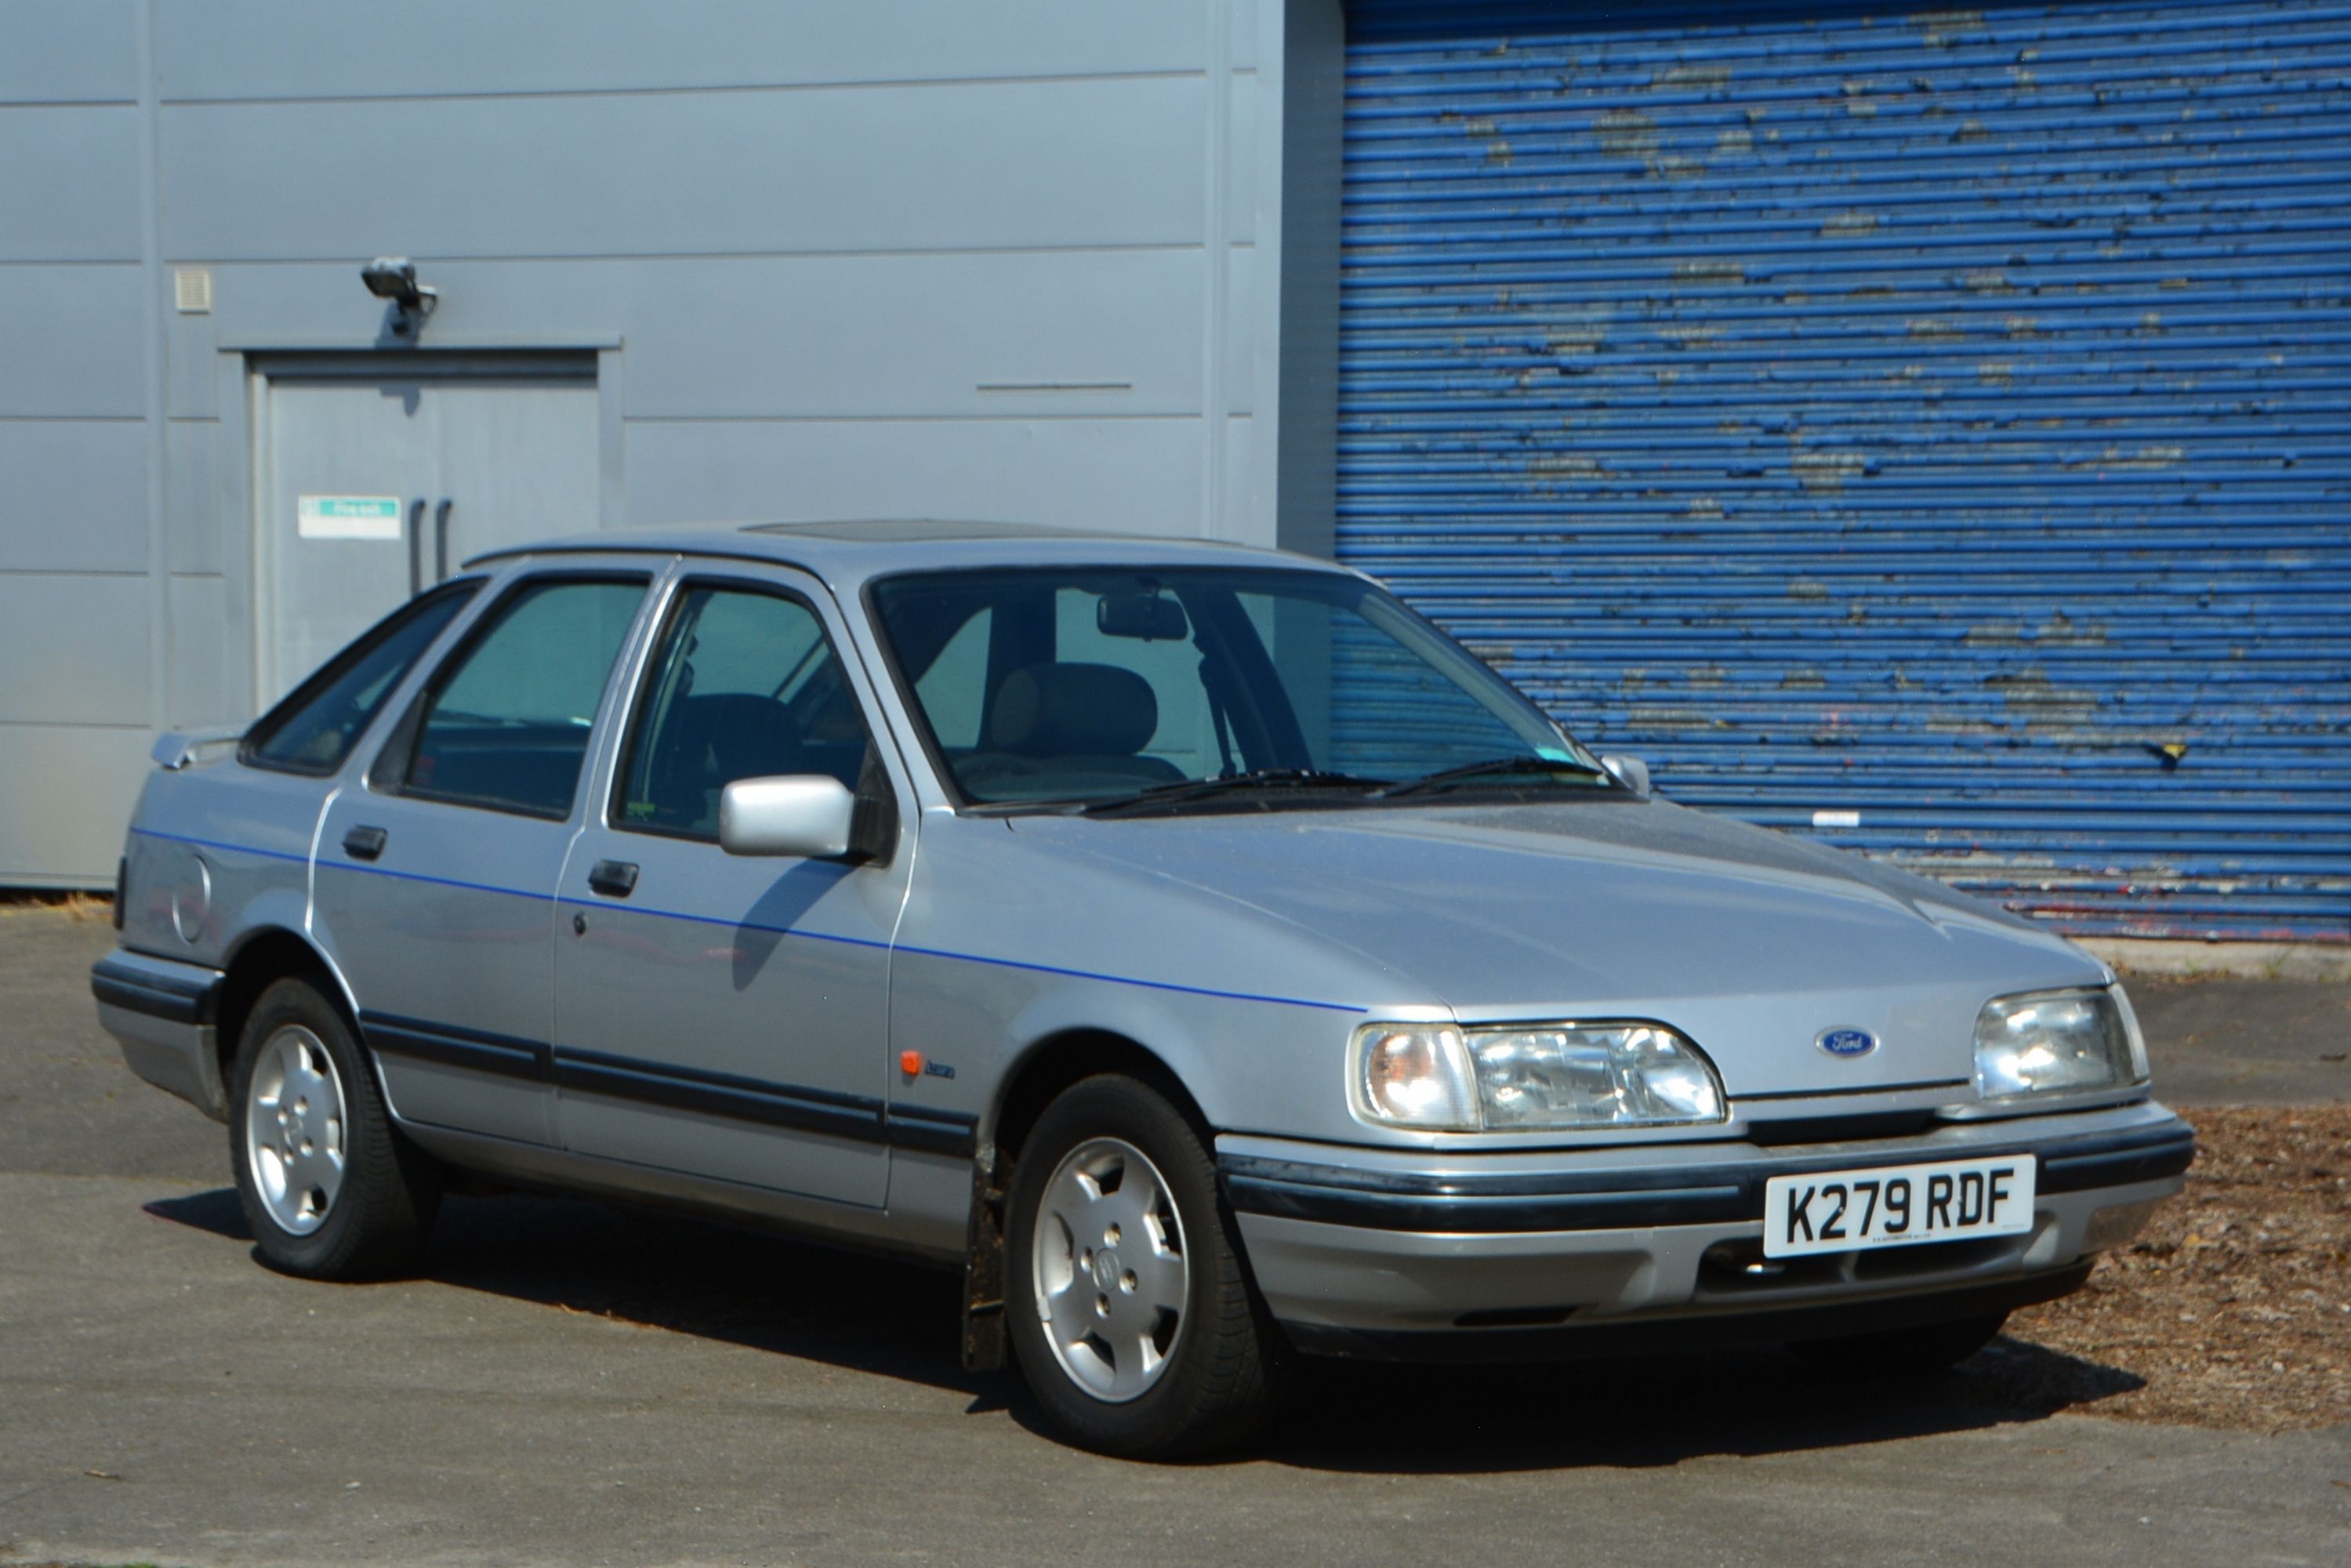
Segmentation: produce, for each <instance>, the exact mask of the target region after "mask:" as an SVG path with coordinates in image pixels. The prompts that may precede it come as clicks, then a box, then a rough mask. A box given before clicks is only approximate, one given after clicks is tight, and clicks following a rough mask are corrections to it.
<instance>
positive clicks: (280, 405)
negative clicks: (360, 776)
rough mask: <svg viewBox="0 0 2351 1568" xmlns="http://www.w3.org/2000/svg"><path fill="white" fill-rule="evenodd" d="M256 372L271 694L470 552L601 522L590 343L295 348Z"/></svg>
mask: <svg viewBox="0 0 2351 1568" xmlns="http://www.w3.org/2000/svg"><path fill="white" fill-rule="evenodd" d="M262 384H263V388H264V398H265V406H266V418H265V419H264V420H263V421H262V432H263V442H264V450H263V460H262V472H261V474H260V476H259V479H258V482H257V485H256V490H257V493H258V494H259V496H260V497H261V507H262V518H261V522H260V526H259V528H257V530H256V533H257V538H258V539H259V547H260V548H259V556H260V559H259V560H258V562H257V563H256V564H257V567H258V572H257V577H258V587H259V606H258V611H259V612H258V614H257V616H256V623H257V626H258V629H259V630H258V636H259V642H258V645H257V647H256V659H255V663H256V676H257V685H258V687H259V689H258V691H257V692H256V694H255V695H256V697H257V699H258V700H259V702H260V704H261V706H265V707H266V706H268V705H269V704H270V703H272V702H274V701H276V700H277V697H278V696H280V695H283V694H284V693H285V692H287V690H289V689H291V688H292V686H293V685H295V683H297V682H298V681H299V680H301V679H302V678H303V677H304V676H305V675H307V674H309V673H310V672H311V671H312V670H314V669H316V668H317V667H318V666H319V664H323V663H325V662H326V660H327V659H328V658H329V656H330V655H332V654H333V653H335V652H336V651H337V650H339V649H340V648H341V647H343V646H344V645H345V644H346V643H349V642H350V640H351V639H352V638H353V637H355V636H357V635H358V634H359V633H360V632H361V631H363V630H364V629H366V628H367V627H369V626H371V625H372V624H374V623H375V622H377V621H378V620H380V619H381V618H382V617H383V616H384V615H386V614H388V613H389V612H391V611H392V608H393V607H394V606H396V605H398V604H399V603H400V602H401V601H402V600H404V599H406V598H408V597H409V596H410V595H412V594H413V593H415V592H416V591H418V590H420V589H423V588H425V587H428V586H430V585H431V584H433V583H434V582H438V581H440V580H442V579H443V578H444V577H447V576H448V575H449V574H450V572H451V571H452V570H455V568H456V566H457V564H458V563H459V562H460V561H463V560H464V559H466V558H467V557H468V556H473V555H478V554H480V553H481V552H482V551H484V550H489V549H506V548H510V547H513V546H517V545H524V544H531V543H536V542H538V541H539V540H542V539H548V538H557V537H559V536H561V535H565V534H578V533H585V532H588V531H590V529H592V528H595V527H596V525H597V517H598V497H599V496H600V495H601V465H600V463H599V459H598V450H599V447H598V437H599V424H598V416H597V403H596V382H595V361H594V359H593V357H592V356H590V355H585V354H513V355H418V354H413V353H412V354H402V355H392V356H370V357H363V358H357V359H334V360H325V359H321V360H317V361H309V360H294V361H284V362H281V363H276V364H272V365H271V366H270V367H269V368H268V369H267V370H266V371H265V374H264V380H263V383H262Z"/></svg>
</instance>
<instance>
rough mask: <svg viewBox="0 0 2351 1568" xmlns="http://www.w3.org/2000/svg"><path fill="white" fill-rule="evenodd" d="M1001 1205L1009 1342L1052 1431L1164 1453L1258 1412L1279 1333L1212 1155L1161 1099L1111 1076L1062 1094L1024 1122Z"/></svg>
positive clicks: (1203, 1441)
mask: <svg viewBox="0 0 2351 1568" xmlns="http://www.w3.org/2000/svg"><path fill="white" fill-rule="evenodd" d="M1006 1207H1007V1209H1008V1220H1009V1230H1010V1233H1009V1235H1008V1249H1007V1257H1006V1260H1005V1264H1006V1268H1005V1312H1006V1317H1007V1319H1008V1326H1009V1329H1010V1333H1011V1340H1012V1347H1013V1352H1014V1354H1015V1355H1016V1357H1017V1358H1018V1359H1019V1363H1020V1370H1021V1374H1022V1375H1023V1376H1024V1377H1025V1378H1026V1379H1027V1380H1028V1384H1029V1388H1030V1390H1031V1391H1032V1392H1034V1393H1035V1395H1036V1396H1037V1402H1038V1403H1039V1404H1040V1406H1043V1408H1044V1414H1045V1416H1046V1418H1047V1419H1048V1420H1049V1421H1050V1423H1051V1425H1052V1427H1053V1428H1054V1429H1055V1431H1056V1432H1058V1433H1059V1434H1060V1435H1061V1437H1065V1438H1067V1439H1068V1440H1069V1441H1071V1442H1073V1443H1075V1444H1077V1445H1079V1446H1080V1447H1081V1448H1092V1449H1093V1450H1095V1451H1096V1452H1099V1453H1105V1454H1117V1455H1123V1456H1124V1457H1127V1458H1155V1459H1165V1458H1182V1457H1186V1456H1189V1455H1195V1454H1201V1453H1206V1452H1208V1451H1210V1450H1212V1449H1217V1448H1227V1447H1229V1446H1231V1445H1233V1444H1236V1443H1238V1442H1240V1441H1242V1440H1243V1439H1245V1438H1247V1437H1249V1436H1251V1435H1252V1434H1254V1433H1255V1432H1256V1431H1257V1430H1258V1429H1259V1427H1262V1426H1263V1425H1264V1424H1265V1422H1266V1420H1267V1418H1268V1417H1269V1416H1270V1415H1271V1414H1272V1412H1273V1409H1274V1406H1275V1404H1276V1402H1277V1397H1278V1385H1279V1379H1280V1371H1281V1368H1280V1363H1279V1359H1278V1355H1277V1352H1278V1348H1279V1346H1280V1330H1278V1329H1277V1328H1275V1327H1274V1325H1273V1323H1272V1322H1271V1321H1270V1319H1269V1318H1268V1317H1267V1316H1266V1314H1265V1312H1264V1309H1263V1307H1262V1305H1261V1304H1260V1303H1259V1301H1258V1300H1257V1297H1256V1293H1255V1291H1254V1290H1253V1289H1252V1287H1251V1286H1250V1284H1249V1278H1248V1273H1247V1270H1246V1269H1245V1268H1244V1267H1243V1264H1242V1261H1241V1251H1240V1246H1239V1240H1238V1235H1237V1234H1236V1231H1235V1228H1234V1225H1233V1220H1232V1217H1231V1215H1230V1214H1229V1213H1228V1211H1227V1210H1226V1208H1225V1207H1224V1205H1223V1204H1222V1203H1221V1202H1220V1201H1219V1200H1218V1197H1217V1170H1216V1165H1215V1162H1214V1161H1213V1160H1212V1159H1211V1158H1210V1157H1209V1155H1208V1152H1207V1149H1206V1147H1204V1146H1203V1145H1202V1143H1201V1140H1200V1137H1199V1135H1198V1134H1196V1133H1195V1132H1194V1131H1193V1129H1192V1126H1191V1124H1189V1123H1188V1122H1187V1121H1186V1120H1185V1118H1184V1116H1183V1115H1182V1114H1181V1113H1178V1112H1177V1111H1176V1110H1175V1107H1174V1106H1172V1105H1170V1104H1169V1103H1167V1101H1166V1100H1165V1099H1164V1098H1163V1097H1162V1096H1160V1095H1159V1094H1157V1093H1155V1092H1153V1091H1152V1090H1151V1089H1149V1088H1146V1087H1145V1086H1144V1084H1142V1083H1140V1082H1136V1081H1135V1080H1134V1079H1132V1078H1126V1077H1122V1076H1118V1075H1114V1074H1104V1075H1102V1076H1100V1077H1095V1078H1089V1079H1086V1080H1084V1081H1083V1082H1080V1083H1078V1084H1075V1085H1073V1086H1072V1087H1071V1088H1070V1089H1068V1090H1066V1091H1064V1092H1062V1094H1061V1096H1060V1098H1058V1099H1056V1100H1055V1101H1054V1102H1053V1103H1051V1104H1050V1105H1048V1106H1047V1107H1046V1108H1045V1113H1044V1114H1043V1115H1042V1116H1040V1117H1039V1118H1038V1121H1037V1125H1036V1127H1035V1128H1034V1130H1033V1131H1031V1132H1030V1134H1029V1137H1028V1140H1027V1142H1026V1144H1025V1145H1024V1146H1023V1147H1022V1149H1021V1151H1020V1156H1019V1165H1018V1166H1017V1168H1016V1169H1015V1170H1014V1172H1013V1176H1012V1186H1011V1189H1010V1192H1009V1194H1008V1201H1007V1205H1006Z"/></svg>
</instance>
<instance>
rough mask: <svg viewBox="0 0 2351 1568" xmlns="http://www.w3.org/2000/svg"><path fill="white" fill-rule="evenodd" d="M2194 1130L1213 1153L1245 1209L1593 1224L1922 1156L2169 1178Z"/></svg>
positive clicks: (2080, 1181)
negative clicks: (1898, 1141) (1492, 1162)
mask: <svg viewBox="0 0 2351 1568" xmlns="http://www.w3.org/2000/svg"><path fill="white" fill-rule="evenodd" d="M2195 1148H2196V1135H2195V1134H2194V1132H2193V1131H2192V1130H2190V1129H2189V1127H2188V1125H2187V1124H2185V1123H2183V1122H2179V1121H2176V1120H2175V1121H2172V1122H2169V1123H2166V1124H2160V1125H2158V1126H2154V1127H2147V1128H2140V1129H2136V1130H2134V1131H2131V1132H2126V1133H2094V1134H2082V1135H2077V1136H2075V1137H2073V1138H2068V1139H2064V1140H2062V1141H2059V1142H2054V1143H2050V1144H2045V1145H2037V1146H2036V1145H2030V1144H2022V1143H2004V1144H1999V1145H1984V1146H1981V1147H1976V1148H1967V1149H1956V1148H1955V1149H1949V1150H1940V1149H1931V1148H1928V1149H1922V1148H1917V1147H1915V1146H1914V1147H1910V1148H1903V1149H1888V1150H1885V1151H1882V1152H1879V1153H1876V1154H1875V1155H1870V1154H1861V1153H1852V1152H1848V1153H1844V1154H1841V1155H1813V1156H1810V1157H1808V1158H1802V1159H1791V1160H1773V1161H1768V1162H1767V1161H1760V1160H1736V1161H1725V1162H1724V1163H1722V1164H1720V1165H1701V1166H1681V1167H1673V1166H1660V1167H1655V1168H1652V1169H1649V1170H1632V1171H1625V1170H1602V1171H1537V1172H1512V1173H1510V1174H1507V1175H1502V1174H1487V1173H1483V1172H1474V1171H1473V1172H1461V1173H1447V1174H1443V1175H1438V1174H1432V1173H1427V1172H1418V1171H1401V1172H1399V1171H1385V1170H1370V1169H1364V1168H1363V1167H1360V1166H1326V1165H1310V1164H1306V1163H1304V1162H1301V1161H1296V1160H1273V1159H1264V1158H1260V1157H1259V1156H1257V1155H1223V1156H1220V1157H1219V1158H1218V1160H1217V1171H1218V1174H1219V1175H1220V1176H1222V1178H1223V1181H1224V1186H1225V1194H1226V1199H1227V1201H1228V1202H1229V1203H1230V1204H1231V1205H1232V1206H1233V1207H1234V1208H1235V1209H1237V1210H1239V1211H1240V1212H1242V1213H1245V1214H1268V1215H1276V1216H1279V1217H1280V1218H1287V1219H1311V1220H1319V1221H1321V1222H1322V1223H1323V1224H1326V1225H1353V1226H1362V1227H1365V1228H1373V1229H1379V1230H1421V1231H1441V1230H1453V1231H1468V1232H1478V1233H1484V1234H1493V1233H1497V1232H1505V1231H1514V1230H1585V1229H1591V1230H1599V1229H1612V1228H1626V1227H1633V1226H1646V1225H1707V1224H1724V1223H1733V1222H1740V1221H1746V1220H1756V1219H1761V1218H1762V1217H1763V1184H1764V1183H1765V1182H1766V1181H1768V1180H1770V1179H1771V1177H1772V1176H1802V1175H1805V1174H1807V1173H1810V1172H1813V1171H1830V1170H1866V1169H1869V1168H1871V1167H1872V1166H1896V1165H1914V1164H1917V1163H1918V1162H1920V1161H1922V1160H1932V1159H1938V1158H1949V1159H1991V1158H1998V1157H1999V1156H2001V1155H2038V1156H2039V1159H2040V1169H2039V1171H2038V1172H2037V1173H2036V1180H2035V1190H2036V1191H2039V1192H2043V1193H2066V1192H2084V1191H2088V1190H2090V1189H2093V1188H2095V1187H2101V1186H2125V1185H2126V1184H2128V1183H2131V1182H2138V1181H2154V1180H2157V1179H2159V1178H2161V1177H2163V1176H2177V1175H2179V1173H2180V1172H2181V1171H2184V1170H2186V1169H2187V1168H2188V1166H2189V1161H2190V1160H2191V1159H2193V1158H2194V1156H2195Z"/></svg>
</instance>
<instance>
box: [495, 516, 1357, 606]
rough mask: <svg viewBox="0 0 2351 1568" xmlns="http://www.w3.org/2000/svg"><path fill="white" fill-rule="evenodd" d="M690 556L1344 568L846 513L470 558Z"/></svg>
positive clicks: (833, 572)
mask: <svg viewBox="0 0 2351 1568" xmlns="http://www.w3.org/2000/svg"><path fill="white" fill-rule="evenodd" d="M617 553H627V554H631V555H643V554H658V555H690V556H710V557H717V558H722V559H737V560H761V561H773V562H776V563H778V564H780V565H785V566H794V567H798V568H799V569H800V570H804V571H807V572H809V573H810V575H812V576H814V577H817V578H820V579H821V580H824V581H825V582H826V583H827V584H829V585H830V586H831V587H832V588H833V589H834V590H836V591H840V590H843V589H853V588H855V587H856V586H857V585H859V584H861V583H862V582H863V581H865V580H867V579H869V578H874V577H880V576H884V575H886V574H888V573H891V572H896V571H908V570H956V569H958V568H979V567H999V566H1134V565H1145V564H1160V565H1165V566H1176V565H1185V566H1244V567H1246V566H1255V567H1269V566H1280V567H1311V568H1319V569H1321V570H1325V571H1336V570H1344V569H1343V568H1339V567H1335V566H1333V565H1332V563H1331V562H1329V561H1327V560H1317V559H1313V558H1312V557H1311V556H1302V555H1293V554H1290V552H1288V551H1285V550H1273V549H1259V548H1257V547H1255V546H1251V545H1238V544H1230V543H1227V542H1224V541H1222V540H1217V539H1199V538H1168V537H1165V536H1164V535H1144V534H1131V533H1118V532H1115V531H1113V530H1111V529H1106V528H1105V529H1098V530H1085V529H1074V528H1044V527H1041V526H1039V525H1037V524H1032V523H1003V522H982V521H975V520H966V519H956V518H941V517H872V518H841V519H834V520H828V521H816V522H754V523H726V524H716V525H712V524H701V525H692V524H687V525H676V526H671V527H664V528H624V529H615V530H613V531H612V532H610V533H598V534H583V535H579V536H576V537H573V538H561V539H550V540H549V541H547V542H546V543H543V544H537V545H527V546H522V547H519V548H517V549H502V550H492V551H489V552H488V553H486V554H484V555H480V556H476V557H475V558H474V559H472V560H469V561H467V562H466V563H465V564H466V565H468V566H474V565H476V564H482V563H487V562H493V561H506V560H511V559H516V558H517V557H523V556H544V555H566V556H576V555H604V554H617Z"/></svg>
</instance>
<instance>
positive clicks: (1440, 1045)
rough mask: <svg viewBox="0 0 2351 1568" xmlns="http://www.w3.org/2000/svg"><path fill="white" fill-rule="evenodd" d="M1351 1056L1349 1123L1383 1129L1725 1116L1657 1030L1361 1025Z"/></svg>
mask: <svg viewBox="0 0 2351 1568" xmlns="http://www.w3.org/2000/svg"><path fill="white" fill-rule="evenodd" d="M1352 1055H1353V1062H1352V1065H1351V1070H1350V1071H1349V1073H1348V1084H1349V1091H1350V1095H1351V1097H1352V1098H1353V1101H1354V1106H1355V1113H1356V1114H1357V1115H1358V1116H1361V1117H1362V1118H1364V1120H1365V1121H1367V1122H1372V1123H1375V1124H1384V1125H1387V1126H1395V1127H1416V1128H1422V1129H1426V1130H1429V1131H1437V1132H1454V1133H1474V1132H1480V1131H1484V1132H1495V1133H1502V1132H1531V1131H1536V1130H1541V1129H1550V1128H1565V1127H1656V1126H1670V1125H1674V1124H1689V1123H1705V1122H1719V1121H1721V1120H1722V1119H1723V1115H1724V1104H1723V1094H1722V1084H1721V1082H1720V1081H1719V1080H1718V1079H1717V1078H1716V1077H1715V1073H1714V1067H1713V1065H1712V1064H1711V1063H1710V1062H1708V1061H1707V1059H1706V1056H1705V1054H1704V1053H1703V1052H1701V1051H1699V1050H1698V1047H1697V1046H1695V1045H1692V1044H1691V1043H1690V1042H1689V1041H1688V1040H1685V1039H1683V1038H1682V1037H1681V1036H1680V1035H1678V1034H1677V1033H1675V1032H1674V1031H1673V1030H1670V1029H1667V1027H1666V1026H1665V1025H1663V1024H1657V1023H1645V1022H1627V1023H1561V1024H1522V1025H1518V1026H1515V1027H1511V1028H1508V1029H1471V1030H1462V1029H1457V1028H1454V1027H1452V1026H1451V1025H1437V1024H1366V1025H1365V1026H1364V1028H1362V1029H1360V1030H1356V1031H1355V1041H1354V1050H1353V1053H1352Z"/></svg>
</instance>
